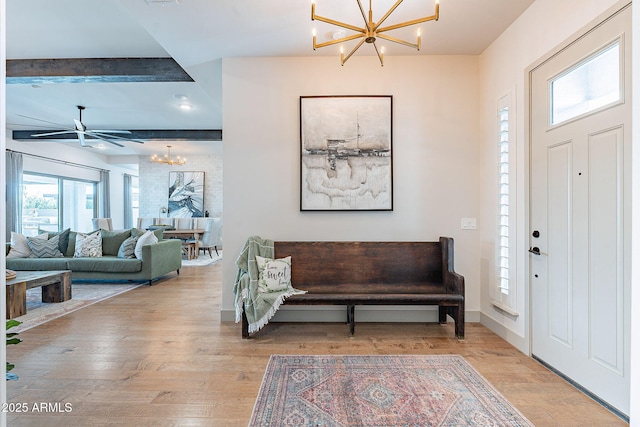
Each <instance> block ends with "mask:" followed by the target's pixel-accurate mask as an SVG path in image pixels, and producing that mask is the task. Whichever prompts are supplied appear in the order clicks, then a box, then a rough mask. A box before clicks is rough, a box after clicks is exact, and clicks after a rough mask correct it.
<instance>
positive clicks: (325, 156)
mask: <svg viewBox="0 0 640 427" xmlns="http://www.w3.org/2000/svg"><path fill="white" fill-rule="evenodd" d="M392 113H393V97H392V96H391V95H348V96H343V95H336V96H301V97H300V210H301V211H392V210H393V151H392V147H393V137H392V135H393V133H392V130H393V129H392V123H393V117H392Z"/></svg>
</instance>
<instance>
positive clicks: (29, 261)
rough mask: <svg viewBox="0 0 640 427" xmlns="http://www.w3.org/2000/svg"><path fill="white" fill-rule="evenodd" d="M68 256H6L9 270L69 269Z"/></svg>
mask: <svg viewBox="0 0 640 427" xmlns="http://www.w3.org/2000/svg"><path fill="white" fill-rule="evenodd" d="M68 260H69V258H7V268H8V269H10V270H38V271H39V270H69V266H68V265H67V261H68Z"/></svg>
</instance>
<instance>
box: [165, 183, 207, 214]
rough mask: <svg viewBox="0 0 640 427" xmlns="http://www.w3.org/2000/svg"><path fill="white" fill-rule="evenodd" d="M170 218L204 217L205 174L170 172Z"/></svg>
mask: <svg viewBox="0 0 640 427" xmlns="http://www.w3.org/2000/svg"><path fill="white" fill-rule="evenodd" d="M167 206H168V210H169V212H168V215H169V217H170V218H191V217H203V216H204V172H169V203H168V205H167Z"/></svg>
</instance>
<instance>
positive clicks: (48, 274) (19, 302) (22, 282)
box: [7, 270, 71, 319]
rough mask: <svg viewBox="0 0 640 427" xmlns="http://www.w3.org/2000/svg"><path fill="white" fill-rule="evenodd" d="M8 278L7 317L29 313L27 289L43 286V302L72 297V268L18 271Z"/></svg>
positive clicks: (59, 300) (58, 300) (65, 299)
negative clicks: (14, 275)
mask: <svg viewBox="0 0 640 427" xmlns="http://www.w3.org/2000/svg"><path fill="white" fill-rule="evenodd" d="M16 273H17V275H16V277H15V278H14V279H11V280H7V319H13V318H14V317H19V316H23V315H25V314H27V289H31V288H37V287H42V302H63V301H67V300H70V299H71V270H56V271H16Z"/></svg>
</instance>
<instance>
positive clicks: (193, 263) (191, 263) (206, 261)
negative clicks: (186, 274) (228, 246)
mask: <svg viewBox="0 0 640 427" xmlns="http://www.w3.org/2000/svg"><path fill="white" fill-rule="evenodd" d="M219 252H220V254H219V255H217V254H216V253H215V252H214V253H213V255H212V257H209V254H208V253H206V254H204V255H200V256H198V258H195V259H190V260H186V259H183V260H182V266H183V267H204V266H205V265H211V264H215V263H217V262H218V261H220V260H221V259H222V251H219Z"/></svg>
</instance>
